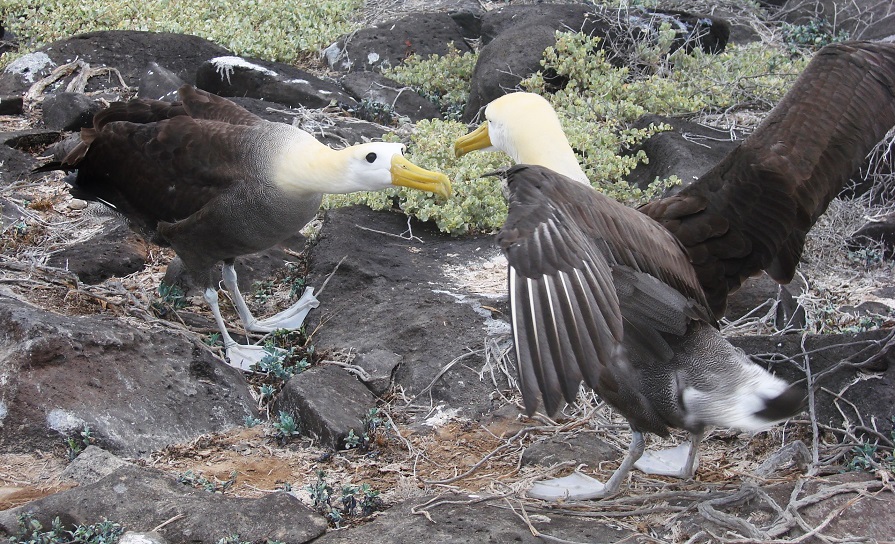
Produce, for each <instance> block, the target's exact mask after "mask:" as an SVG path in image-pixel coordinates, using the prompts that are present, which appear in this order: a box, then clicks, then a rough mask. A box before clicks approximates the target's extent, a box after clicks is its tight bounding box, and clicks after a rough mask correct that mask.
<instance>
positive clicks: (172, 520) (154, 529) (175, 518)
mask: <svg viewBox="0 0 895 544" xmlns="http://www.w3.org/2000/svg"><path fill="white" fill-rule="evenodd" d="M184 517H186V514H177V515H176V516H174V517H173V518H171V519H169V520H168V521H166V522H164V523H162V524H160V525H156V526H155V527H153V529H152V531H151V532H153V533H155V532H158V531H159V530H161V529H162V528H163V527H165V526H166V525H170V524H172V523H174V522H175V521H178V520H180V519H182V518H184Z"/></svg>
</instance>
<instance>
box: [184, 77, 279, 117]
mask: <svg viewBox="0 0 895 544" xmlns="http://www.w3.org/2000/svg"><path fill="white" fill-rule="evenodd" d="M177 93H178V95H179V96H180V100H181V102H183V107H184V108H185V109H186V111H187V113H188V114H189V116H190V117H192V118H194V119H207V120H209V121H221V122H224V123H229V124H231V125H246V126H254V125H259V124H263V123H264V122H265V121H264V120H263V119H261V118H260V117H258V116H257V115H255V114H254V113H251V112H250V111H249V110H247V109H245V108H243V107H242V106H240V105H238V104H236V103H234V102H233V101H231V100H227V99H226V98H223V97H220V96H218V95H216V94H211V93H209V92H206V91H203V90H201V89H197V88H195V87H193V86H192V85H183V86H182V87H180V89H178V91H177Z"/></svg>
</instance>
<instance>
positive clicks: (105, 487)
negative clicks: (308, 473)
mask: <svg viewBox="0 0 895 544" xmlns="http://www.w3.org/2000/svg"><path fill="white" fill-rule="evenodd" d="M24 513H31V514H32V515H33V516H34V517H35V518H36V519H37V520H39V521H40V523H41V524H42V525H43V526H44V527H50V526H51V524H52V521H53V518H55V517H57V516H58V517H59V518H60V521H61V522H62V523H63V525H65V526H66V527H72V526H74V525H87V524H93V523H99V522H100V521H103V520H104V519H108V520H109V521H114V522H115V523H118V524H120V525H121V526H122V527H124V528H126V529H128V530H134V531H149V530H151V529H153V528H154V527H158V526H160V525H162V524H163V523H165V522H166V521H170V523H167V524H165V525H164V526H163V527H161V528H160V529H158V532H159V534H161V535H162V536H163V537H164V538H165V539H166V540H168V541H169V542H196V543H217V542H220V541H223V540H225V539H228V538H230V537H232V536H233V535H236V534H238V535H239V538H240V541H241V542H242V541H247V542H268V541H280V542H290V543H302V542H309V541H311V540H313V539H314V538H316V537H318V536H320V535H321V534H323V533H324V532H325V531H326V527H327V524H326V520H325V519H323V517H322V516H320V515H319V514H317V513H315V512H313V511H311V510H310V509H309V508H307V507H306V506H304V505H303V504H302V503H301V502H299V500H298V499H296V498H295V497H293V496H292V495H289V494H287V493H271V494H269V495H265V496H263V497H261V498H259V499H247V498H239V497H230V496H226V495H222V494H220V493H212V492H210V491H206V490H204V489H195V488H192V487H190V486H188V485H185V484H182V483H180V482H178V481H177V480H176V479H175V478H174V477H172V476H169V475H167V474H164V473H162V472H160V471H158V470H155V469H149V468H140V467H136V466H133V465H127V466H124V467H121V468H119V469H117V470H115V471H114V472H112V473H111V474H109V475H108V476H106V477H105V478H102V479H101V480H99V481H97V482H96V483H94V484H90V485H84V486H80V487H76V488H74V489H70V490H68V491H63V492H61V493H56V494H55V495H50V496H49V497H45V498H43V499H39V500H36V501H33V502H30V503H28V504H25V505H23V506H19V507H17V508H11V509H9V510H5V511H3V512H0V528H2V529H3V530H5V531H7V532H8V533H9V534H17V530H18V520H17V518H18V516H19V515H21V514H24Z"/></svg>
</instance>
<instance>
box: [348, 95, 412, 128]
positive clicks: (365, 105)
mask: <svg viewBox="0 0 895 544" xmlns="http://www.w3.org/2000/svg"><path fill="white" fill-rule="evenodd" d="M348 112H349V113H353V114H354V116H355V117H357V118H358V119H362V120H364V121H370V122H371V123H378V124H380V125H383V126H387V127H389V126H395V125H397V124H398V118H399V117H400V116H399V115H398V113H397V112H395V109H394V108H393V107H392V106H391V104H383V103H382V102H377V101H376V100H371V99H369V98H363V99H362V100H361V101H360V103H359V104H358V105H357V106H351V107H349V108H348Z"/></svg>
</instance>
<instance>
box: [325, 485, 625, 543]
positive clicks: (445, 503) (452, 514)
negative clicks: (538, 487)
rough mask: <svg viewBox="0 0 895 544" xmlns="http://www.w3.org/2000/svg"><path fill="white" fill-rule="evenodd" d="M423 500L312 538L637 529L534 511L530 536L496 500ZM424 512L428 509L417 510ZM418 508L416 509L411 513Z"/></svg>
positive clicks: (439, 538) (606, 534)
mask: <svg viewBox="0 0 895 544" xmlns="http://www.w3.org/2000/svg"><path fill="white" fill-rule="evenodd" d="M441 499H442V500H440V501H432V502H433V504H432V505H430V506H424V505H423V503H424V502H425V501H424V500H417V501H415V502H410V501H408V502H405V503H403V504H399V505H397V506H394V507H392V508H390V509H389V510H387V511H386V512H383V513H382V514H380V515H379V516H378V517H377V518H376V519H375V520H373V521H371V522H369V523H365V524H363V525H360V526H358V527H354V528H351V529H346V530H343V531H333V532H330V533H327V534H326V535H324V536H323V537H322V538H320V539H318V540H316V541H314V542H315V544H350V543H358V544H361V543H362V544H419V543H421V542H425V543H426V544H482V543H485V542H494V543H498V542H500V543H504V542H516V543H520V544H526V543H530V544H535V543H542V542H545V541H547V542H549V541H555V542H602V543H607V544H610V543H614V542H623V541H624V542H632V541H633V542H637V540H636V538H635V537H636V533H632V532H631V531H629V530H628V529H623V528H621V527H619V526H618V525H617V524H614V523H607V522H604V521H598V520H594V519H588V518H584V517H573V516H564V515H562V514H559V513H555V512H552V511H544V512H542V513H539V515H537V516H532V518H531V521H532V525H533V527H534V528H535V529H536V530H537V531H539V532H540V533H542V534H543V536H534V535H533V534H532V531H531V529H529V527H528V525H526V524H525V522H524V521H523V520H522V517H521V516H520V515H518V513H517V512H516V511H514V510H512V509H510V508H507V507H506V505H505V504H503V503H502V502H500V501H482V500H476V497H469V496H465V495H452V494H448V495H445V496H442V497H441ZM421 512H426V514H427V515H425V516H423V515H419V514H420V513H421ZM414 514H416V515H414Z"/></svg>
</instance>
